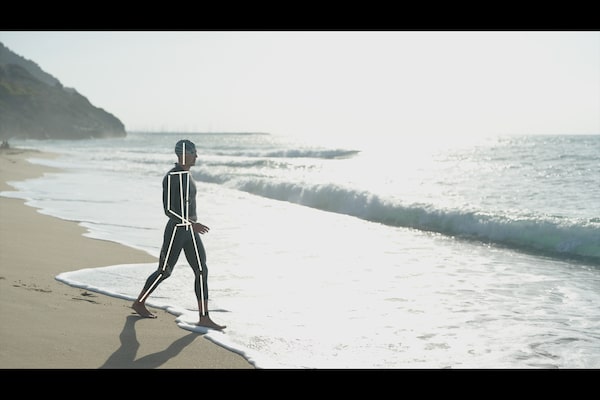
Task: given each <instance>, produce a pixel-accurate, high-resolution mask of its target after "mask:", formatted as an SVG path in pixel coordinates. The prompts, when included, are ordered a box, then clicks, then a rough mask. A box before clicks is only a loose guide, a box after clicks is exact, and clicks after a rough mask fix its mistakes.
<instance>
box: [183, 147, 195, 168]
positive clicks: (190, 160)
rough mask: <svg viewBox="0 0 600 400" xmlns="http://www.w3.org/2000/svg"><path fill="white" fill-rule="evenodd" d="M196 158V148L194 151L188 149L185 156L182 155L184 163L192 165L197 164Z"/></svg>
mask: <svg viewBox="0 0 600 400" xmlns="http://www.w3.org/2000/svg"><path fill="white" fill-rule="evenodd" d="M196 158H198V154H197V153H196V150H194V151H186V152H185V157H183V156H182V165H186V166H190V167H191V166H192V165H195V164H196Z"/></svg>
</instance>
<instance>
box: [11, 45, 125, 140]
mask: <svg viewBox="0 0 600 400" xmlns="http://www.w3.org/2000/svg"><path fill="white" fill-rule="evenodd" d="M125 135H126V132H125V126H124V125H123V123H122V122H121V121H120V120H119V119H118V118H117V117H115V116H114V115H112V114H110V113H109V112H107V111H105V110H103V109H101V108H98V107H95V106H94V105H92V104H91V103H90V102H89V101H88V99H87V98H85V97H84V96H82V95H81V94H79V93H78V92H77V91H76V90H74V89H70V88H65V87H63V85H62V84H61V83H60V81H58V79H56V78H54V77H53V76H51V75H50V74H47V73H46V72H44V71H43V70H42V69H41V68H40V67H39V66H38V65H37V64H36V63H34V62H33V61H30V60H26V59H24V58H22V57H20V56H18V55H16V54H15V53H13V52H12V51H10V50H9V49H8V48H7V47H5V46H4V45H3V44H2V43H0V139H2V140H9V139H11V138H23V139H25V138H27V139H87V138H104V137H120V136H125Z"/></svg>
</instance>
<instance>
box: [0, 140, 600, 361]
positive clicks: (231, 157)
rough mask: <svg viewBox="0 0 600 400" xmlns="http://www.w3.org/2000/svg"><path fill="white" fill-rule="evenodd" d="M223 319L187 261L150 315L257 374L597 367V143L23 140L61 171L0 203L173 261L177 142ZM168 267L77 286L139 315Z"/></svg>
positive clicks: (95, 278)
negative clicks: (163, 250) (155, 277)
mask: <svg viewBox="0 0 600 400" xmlns="http://www.w3.org/2000/svg"><path fill="white" fill-rule="evenodd" d="M182 138H187V139H190V140H192V141H193V142H195V143H196V146H197V149H198V153H199V156H198V160H197V163H196V166H194V167H192V169H191V172H192V175H193V177H194V179H195V180H196V184H197V187H198V195H197V204H198V205H197V208H198V215H199V221H200V222H202V223H204V224H205V225H208V226H209V227H210V232H209V233H207V234H205V235H203V236H202V240H203V243H204V246H205V248H206V251H207V257H208V269H209V281H208V282H209V291H210V310H211V316H212V318H213V319H214V320H215V321H216V322H217V323H219V324H225V325H227V328H226V330H225V331H224V332H217V331H212V330H207V329H205V328H201V327H197V326H195V325H194V322H195V321H196V320H197V318H198V308H197V302H196V299H195V296H194V289H193V274H192V270H191V268H190V267H189V265H188V264H187V261H186V260H185V257H184V256H183V254H182V256H181V257H180V259H179V262H178V264H177V266H176V267H175V270H174V272H173V274H172V275H171V277H170V278H169V279H167V280H166V281H164V282H163V283H162V284H161V286H159V288H158V289H157V290H156V291H155V292H153V293H152V295H151V296H150V298H149V299H148V302H147V304H148V305H150V306H153V307H157V308H163V309H166V310H168V311H169V312H171V313H172V314H173V315H174V323H177V324H178V326H180V327H181V328H182V329H186V330H190V331H196V332H200V333H204V334H205V336H206V337H207V338H209V339H210V340H212V341H214V342H216V343H218V344H220V345H222V346H224V347H226V348H229V349H231V350H233V351H236V352H238V353H240V354H241V355H243V356H244V357H246V358H247V359H248V360H249V361H250V362H251V363H253V364H254V365H255V366H256V367H258V368H436V369H437V368H598V367H600V307H598V304H600V136H574V135H556V136H501V137H484V138H481V139H478V140H474V139H469V140H464V141H456V140H453V141H450V140H446V141H444V140H435V141H433V140H430V141H415V142H410V141H403V142H389V143H386V142H383V141H379V142H376V141H374V142H368V141H363V142H350V141H347V142H346V143H344V142H343V141H339V140H338V141H337V142H326V141H324V140H321V141H317V140H314V141H312V142H308V141H306V140H305V141H300V140H297V139H291V138H286V137H283V136H278V135H271V134H265V133H195V134H192V133H185V134H183V133H143V132H133V133H129V134H128V135H127V137H126V138H119V139H102V140H99V139H95V140H91V139H90V140H82V141H53V140H48V141H17V140H14V141H12V143H11V144H12V145H13V146H18V147H25V148H36V149H41V150H44V151H51V152H56V153H58V154H60V157H58V158H56V159H52V160H48V159H40V158H35V156H32V158H31V159H30V161H31V162H34V163H37V164H42V165H47V166H55V167H60V168H62V171H61V172H53V173H48V174H46V175H45V176H44V177H42V178H38V179H31V180H27V181H22V182H11V184H12V185H13V186H14V187H15V190H14V191H5V192H2V193H1V195H2V196H7V197H17V198H23V199H26V201H27V204H29V205H31V206H34V207H36V208H39V211H40V212H42V213H44V214H49V215H53V216H56V217H59V218H62V219H67V220H72V221H77V222H79V223H80V224H81V225H82V226H84V227H85V228H86V229H87V230H88V233H86V236H89V237H92V238H97V239H104V240H111V241H115V242H118V243H122V244H124V245H126V246H130V247H133V248H136V249H141V250H144V251H146V252H148V253H149V254H151V255H153V256H156V257H157V256H158V254H159V251H160V246H161V244H162V242H161V241H162V237H163V235H162V233H163V229H164V225H165V222H166V216H165V215H164V213H163V208H162V207H163V206H162V202H161V201H162V200H161V190H162V187H161V181H162V178H163V176H164V175H165V173H166V172H167V171H168V170H169V169H170V168H171V167H172V165H173V162H174V161H175V160H176V158H175V154H174V152H173V147H174V145H175V142H176V141H177V140H179V139H182ZM156 268H157V263H149V264H124V265H115V266H107V267H104V268H94V269H82V270H78V271H65V272H64V273H62V274H60V275H58V276H57V277H56V278H57V279H58V280H59V281H61V282H64V283H65V284H68V285H72V286H76V287H81V288H85V289H87V290H91V291H96V292H99V293H104V294H107V295H110V296H115V297H119V298H124V299H128V300H133V299H135V297H137V295H138V294H139V292H140V290H141V288H142V286H143V284H144V282H145V280H146V278H147V277H148V275H149V274H150V273H151V272H152V271H153V270H154V269H156Z"/></svg>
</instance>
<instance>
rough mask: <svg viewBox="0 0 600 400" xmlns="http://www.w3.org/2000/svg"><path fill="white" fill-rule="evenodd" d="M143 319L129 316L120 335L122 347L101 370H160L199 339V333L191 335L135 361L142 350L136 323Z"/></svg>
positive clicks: (109, 358)
mask: <svg viewBox="0 0 600 400" xmlns="http://www.w3.org/2000/svg"><path fill="white" fill-rule="evenodd" d="M141 319H143V318H142V317H140V316H137V315H129V316H128V317H127V318H126V319H125V326H124V327H123V331H121V334H120V335H119V339H120V341H121V347H119V348H118V349H117V350H116V351H115V352H114V353H113V354H112V355H111V356H110V357H108V360H106V362H105V363H104V365H102V366H101V367H100V368H158V367H159V366H161V365H162V364H164V363H165V362H167V360H169V359H171V358H173V357H175V356H176V355H177V354H179V353H180V352H181V350H183V349H184V348H185V347H186V346H187V345H189V344H190V343H192V342H193V341H194V339H196V338H197V337H198V334H197V333H190V334H189V335H187V336H184V337H182V338H180V339H177V340H176V341H174V342H173V343H171V345H170V346H169V347H167V348H166V349H164V350H162V351H159V352H157V353H154V354H148V355H146V356H144V357H142V358H140V359H137V360H136V359H135V357H136V355H137V351H138V349H139V348H140V342H138V340H137V336H136V332H135V323H136V322H137V321H139V320H141Z"/></svg>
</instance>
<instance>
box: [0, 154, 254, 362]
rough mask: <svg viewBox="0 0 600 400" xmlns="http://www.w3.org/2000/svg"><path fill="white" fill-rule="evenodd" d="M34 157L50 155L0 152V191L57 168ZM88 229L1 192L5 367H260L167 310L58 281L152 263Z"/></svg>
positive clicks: (0, 304) (0, 312)
mask: <svg viewBox="0 0 600 400" xmlns="http://www.w3.org/2000/svg"><path fill="white" fill-rule="evenodd" d="M32 156H35V157H39V158H51V157H54V155H53V154H50V153H44V152H40V151H37V150H31V149H18V148H10V149H2V150H0V191H12V190H14V188H13V187H11V186H10V185H9V183H8V182H9V181H23V180H26V179H32V178H38V177H42V176H43V175H44V174H45V173H52V172H57V171H59V170H57V169H55V168H51V167H46V166H40V165H35V164H32V163H30V162H28V161H27V158H28V157H32ZM85 232H86V229H85V228H83V227H81V226H80V225H78V224H77V223H76V222H72V221H65V220H61V219H59V218H55V217H51V216H47V215H44V214H41V213H39V212H38V210H37V209H35V208H33V207H30V206H28V205H26V204H25V201H23V200H22V199H14V198H8V197H0V268H1V269H0V317H1V319H2V324H1V327H0V340H1V341H2V343H3V346H2V347H1V349H0V368H3V369H23V368H25V369H98V368H101V369H104V368H123V369H125V368H134V369H151V368H169V369H255V367H254V366H253V365H252V364H251V363H250V362H248V360H246V359H245V358H244V357H242V356H241V355H240V354H238V353H235V352H233V351H231V350H228V349H226V348H224V347H221V346H219V345H218V344H216V343H214V342H212V341H210V340H208V339H206V338H204V337H201V336H203V335H202V334H199V333H196V332H190V331H186V330H184V329H181V328H179V327H178V326H177V324H176V322H175V318H176V317H175V316H173V315H172V314H170V313H168V312H167V311H165V310H161V309H154V308H152V307H149V308H151V309H152V311H153V312H154V313H155V314H156V315H157V316H158V318H156V319H147V318H141V317H139V316H138V315H137V314H136V313H135V312H134V311H133V310H132V309H131V302H130V301H127V300H123V299H118V298H114V297H110V296H107V295H103V294H99V293H95V292H91V291H87V290H83V289H80V288H76V287H72V286H69V285H66V284H64V283H62V282H59V281H58V280H56V279H55V277H56V276H57V275H58V274H60V273H62V272H67V271H74V270H79V269H84V268H97V267H104V266H108V265H115V264H125V263H131V264H136V263H148V262H156V259H155V258H154V257H152V256H150V255H149V254H147V253H145V252H143V251H141V250H136V249H133V248H129V247H126V246H123V245H121V244H117V243H114V242H109V241H104V240H98V239H91V238H87V237H85V236H83V234H84V233H85ZM141 279H142V280H143V277H142V278H141ZM140 282H141V281H140Z"/></svg>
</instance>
